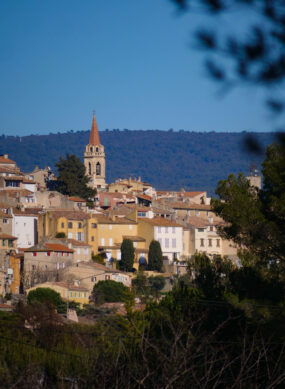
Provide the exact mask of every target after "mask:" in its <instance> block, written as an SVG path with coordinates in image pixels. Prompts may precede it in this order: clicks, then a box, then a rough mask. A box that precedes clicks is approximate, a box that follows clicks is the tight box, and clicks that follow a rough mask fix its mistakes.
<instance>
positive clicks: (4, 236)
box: [0, 232, 18, 240]
mask: <svg viewBox="0 0 285 389" xmlns="http://www.w3.org/2000/svg"><path fill="white" fill-rule="evenodd" d="M0 239H10V240H16V239H18V238H16V237H15V236H13V235H8V234H4V233H3V232H0Z"/></svg>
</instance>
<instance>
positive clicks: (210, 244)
mask: <svg viewBox="0 0 285 389" xmlns="http://www.w3.org/2000/svg"><path fill="white" fill-rule="evenodd" d="M209 247H212V239H209Z"/></svg>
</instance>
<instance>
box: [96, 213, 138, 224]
mask: <svg viewBox="0 0 285 389" xmlns="http://www.w3.org/2000/svg"><path fill="white" fill-rule="evenodd" d="M94 218H96V219H97V221H98V224H137V223H136V222H135V221H134V220H130V219H127V218H126V217H120V218H116V219H115V220H112V219H111V218H108V217H106V216H101V215H96V216H94Z"/></svg>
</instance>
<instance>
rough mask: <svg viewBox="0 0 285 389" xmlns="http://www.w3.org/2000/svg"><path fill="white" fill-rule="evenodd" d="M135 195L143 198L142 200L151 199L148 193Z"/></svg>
mask: <svg viewBox="0 0 285 389" xmlns="http://www.w3.org/2000/svg"><path fill="white" fill-rule="evenodd" d="M136 197H138V198H140V199H143V200H147V201H152V198H151V197H150V196H148V195H145V194H142V195H137V196H136Z"/></svg>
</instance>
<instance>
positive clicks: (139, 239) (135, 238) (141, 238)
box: [123, 235, 145, 242]
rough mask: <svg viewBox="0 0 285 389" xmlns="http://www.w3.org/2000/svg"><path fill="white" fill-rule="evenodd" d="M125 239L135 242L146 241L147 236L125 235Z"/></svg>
mask: <svg viewBox="0 0 285 389" xmlns="http://www.w3.org/2000/svg"><path fill="white" fill-rule="evenodd" d="M123 239H129V240H132V241H133V242H145V238H143V237H141V236H132V235H123Z"/></svg>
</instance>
